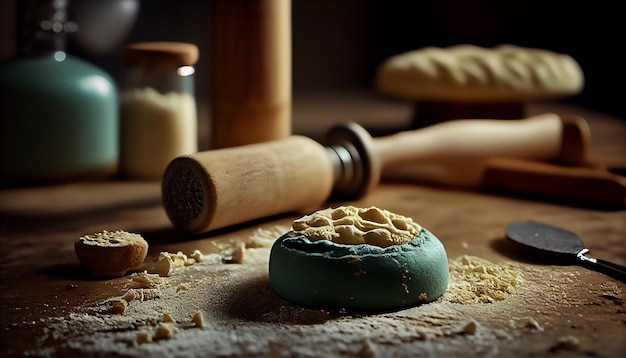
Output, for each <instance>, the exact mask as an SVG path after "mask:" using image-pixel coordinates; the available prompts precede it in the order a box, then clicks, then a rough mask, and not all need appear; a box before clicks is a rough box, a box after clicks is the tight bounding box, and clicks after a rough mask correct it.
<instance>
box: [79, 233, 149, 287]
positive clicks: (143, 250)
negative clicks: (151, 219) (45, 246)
mask: <svg viewBox="0 0 626 358" xmlns="http://www.w3.org/2000/svg"><path fill="white" fill-rule="evenodd" d="M74 251H75V252H76V256H77V257H78V261H80V263H81V265H82V266H83V267H84V268H85V269H86V270H87V271H88V272H89V273H91V274H93V275H95V276H102V277H120V276H124V275H126V273H127V272H129V271H132V270H135V269H138V268H139V267H140V266H141V264H142V263H143V261H144V259H145V258H146V255H147V254H148V242H147V241H146V240H144V238H143V237H142V236H141V235H139V234H133V233H129V232H126V231H114V232H110V231H106V230H104V231H102V232H100V233H96V234H93V235H86V236H83V237H81V238H79V239H78V240H76V242H75V243H74Z"/></svg>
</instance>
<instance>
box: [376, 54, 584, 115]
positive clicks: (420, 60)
mask: <svg viewBox="0 0 626 358" xmlns="http://www.w3.org/2000/svg"><path fill="white" fill-rule="evenodd" d="M375 81H376V87H377V89H378V90H379V91H380V92H381V93H383V94H386V95H390V96H394V97H400V98H405V99H410V100H414V101H429V102H437V101H445V102H469V103H474V102H480V103H504V102H519V101H528V100H545V99H551V98H560V97H566V96H571V95H576V94H578V93H580V92H581V91H582V89H583V85H584V76H583V72H582V70H581V68H580V66H579V65H578V63H577V62H576V61H575V60H574V59H573V58H572V57H570V56H569V55H565V54H560V53H556V52H552V51H549V50H544V49H535V48H526V47H519V46H514V45H500V46H497V47H494V48H483V47H478V46H474V45H457V46H451V47H447V48H439V47H425V48H422V49H418V50H413V51H409V52H405V53H401V54H398V55H395V56H392V57H390V58H388V59H387V60H386V61H384V62H383V63H382V64H381V65H380V66H379V68H378V72H377V74H376V79H375Z"/></svg>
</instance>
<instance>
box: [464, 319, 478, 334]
mask: <svg viewBox="0 0 626 358" xmlns="http://www.w3.org/2000/svg"><path fill="white" fill-rule="evenodd" d="M477 331H478V322H476V321H474V320H472V321H469V322H466V323H465V325H464V326H463V329H462V330H461V332H462V333H463V334H476V332H477Z"/></svg>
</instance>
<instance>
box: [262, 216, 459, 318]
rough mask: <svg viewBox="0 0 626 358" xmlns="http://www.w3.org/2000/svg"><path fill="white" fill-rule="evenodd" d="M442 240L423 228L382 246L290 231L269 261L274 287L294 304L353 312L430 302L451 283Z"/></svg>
mask: <svg viewBox="0 0 626 358" xmlns="http://www.w3.org/2000/svg"><path fill="white" fill-rule="evenodd" d="M448 275H449V269H448V258H447V255H446V251H445V249H444V247H443V244H442V243H441V242H440V241H439V239H437V237H435V236H434V235H433V234H432V233H430V232H429V231H428V230H426V229H424V228H422V229H421V230H420V232H419V234H418V235H417V237H416V238H415V239H413V240H412V241H410V242H408V243H406V244H402V245H392V246H388V247H385V248H381V247H378V246H375V245H370V244H359V245H344V244H337V243H333V242H331V241H328V240H319V241H313V242H312V241H310V240H308V239H307V238H306V237H304V236H303V235H298V234H296V233H294V232H293V231H289V232H288V233H286V234H285V235H283V236H281V237H280V238H278V239H277V240H276V242H275V243H274V245H273V246H272V249H271V252H270V260H269V279H270V285H271V287H272V289H273V290H274V292H276V294H277V295H278V296H280V297H281V298H283V299H285V300H287V301H290V302H292V303H295V304H298V305H301V306H304V307H310V308H320V309H337V310H345V311H353V312H357V311H358V312H368V311H369V312H372V311H379V312H380V311H390V310H394V309H401V308H407V307H412V306H416V305H419V304H422V303H426V302H431V301H434V300H436V299H437V298H439V297H440V296H442V295H443V294H444V292H445V291H446V289H447V287H448Z"/></svg>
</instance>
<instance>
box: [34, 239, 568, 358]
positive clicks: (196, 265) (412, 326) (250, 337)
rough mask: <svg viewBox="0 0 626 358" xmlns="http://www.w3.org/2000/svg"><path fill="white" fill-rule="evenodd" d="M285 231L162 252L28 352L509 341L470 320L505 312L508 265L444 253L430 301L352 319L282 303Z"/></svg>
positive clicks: (511, 273) (463, 348)
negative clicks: (279, 286) (226, 244)
mask: <svg viewBox="0 0 626 358" xmlns="http://www.w3.org/2000/svg"><path fill="white" fill-rule="evenodd" d="M286 230H287V228H275V229H270V230H265V229H259V230H257V231H255V232H254V233H253V234H252V235H251V236H250V238H249V239H248V240H246V241H245V243H244V244H243V245H235V246H234V251H237V250H239V251H241V252H243V251H242V250H244V249H245V254H246V260H243V259H240V260H232V258H233V252H234V251H233V248H232V247H231V248H230V249H229V248H224V250H223V251H222V252H221V253H218V254H209V255H203V254H202V253H200V252H197V251H196V252H193V253H191V254H189V255H185V254H183V253H180V252H179V253H176V254H168V253H161V255H159V259H160V260H162V261H164V262H167V263H168V265H169V267H168V269H167V270H166V271H167V274H166V275H162V274H163V273H164V272H165V271H163V270H162V271H159V270H157V271H159V272H157V273H154V272H150V271H148V270H145V271H142V272H137V273H134V274H132V275H129V276H126V277H123V278H120V279H119V280H127V287H128V288H127V290H126V292H120V295H119V296H116V297H113V298H111V299H110V300H108V301H106V302H102V303H100V304H97V305H95V306H92V307H77V308H76V311H75V313H72V314H70V315H68V316H66V317H50V318H47V319H45V327H44V329H43V332H42V335H41V336H40V337H38V340H37V342H38V344H37V348H36V349H35V350H33V351H32V352H30V353H32V354H33V355H35V356H45V355H53V356H56V355H83V356H85V355H98V356H102V355H107V354H115V355H117V356H127V357H144V356H152V355H157V356H178V357H186V356H190V357H191V356H197V354H198V352H207V354H206V356H241V355H245V356H315V355H318V356H319V355H320V354H321V355H326V354H334V355H336V353H337V349H338V350H339V351H340V352H344V353H345V354H350V355H353V356H360V357H370V356H377V355H378V353H380V352H392V350H393V349H394V348H395V349H398V350H399V352H401V351H402V350H400V349H403V350H405V349H411V351H412V352H415V354H416V355H425V354H430V353H432V350H433V349H435V348H436V346H437V345H438V344H442V343H441V342H440V341H439V340H440V339H446V342H445V345H446V352H450V353H454V352H457V353H459V354H460V353H463V354H466V353H467V352H468V350H469V351H474V352H475V353H476V354H481V355H484V354H487V355H489V354H491V353H494V349H495V350H496V351H497V346H498V344H499V343H498V342H500V341H503V340H504V341H509V340H510V339H511V335H510V334H509V333H507V332H506V331H505V330H504V329H505V328H507V327H508V328H510V326H507V325H506V322H505V323H503V327H504V328H503V329H492V328H488V327H486V326H485V325H484V323H481V322H479V320H477V319H475V318H473V317H482V316H483V315H484V314H485V312H490V314H493V313H494V312H498V311H502V310H503V309H504V307H505V306H502V305H498V302H500V301H502V300H505V299H507V296H508V295H511V294H514V293H515V292H516V290H515V288H517V287H518V286H519V285H520V284H521V283H522V282H523V280H522V270H521V269H520V268H519V267H517V266H516V265H514V264H510V263H503V264H494V263H491V262H489V261H486V260H483V259H480V258H477V257H472V256H462V257H459V258H457V259H454V260H450V285H449V290H448V292H447V293H446V294H445V295H444V296H443V297H442V298H440V299H439V300H438V301H436V302H433V303H431V304H426V305H422V306H418V307H414V308H410V309H406V310H401V311H398V312H391V313H383V314H377V315H365V316H349V315H345V314H337V313H329V312H325V311H319V310H308V309H304V308H301V307H296V306H293V305H290V304H288V303H287V302H285V301H282V300H281V299H280V298H278V297H277V296H276V295H275V294H273V292H272V291H271V288H270V287H269V282H268V277H267V260H268V258H269V249H270V248H271V245H272V243H273V241H274V240H275V239H276V238H277V237H279V236H280V235H282V233H284V232H286ZM157 261H158V260H157ZM229 262H230V263H231V264H228V263H229ZM122 302H125V303H122ZM486 310H488V311H486ZM529 322H530V321H529ZM522 328H523V327H522ZM428 342H430V343H428ZM425 343H428V344H426V345H424V344H425ZM564 346H571V342H567V344H564ZM400 347H402V348H400ZM468 347H470V348H468ZM494 347H496V348H494ZM405 352H406V351H405ZM429 352H430V353H429Z"/></svg>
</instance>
